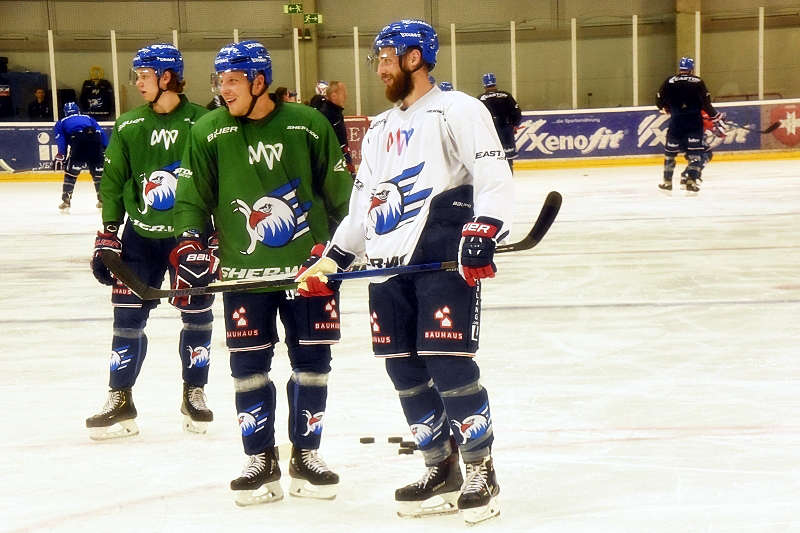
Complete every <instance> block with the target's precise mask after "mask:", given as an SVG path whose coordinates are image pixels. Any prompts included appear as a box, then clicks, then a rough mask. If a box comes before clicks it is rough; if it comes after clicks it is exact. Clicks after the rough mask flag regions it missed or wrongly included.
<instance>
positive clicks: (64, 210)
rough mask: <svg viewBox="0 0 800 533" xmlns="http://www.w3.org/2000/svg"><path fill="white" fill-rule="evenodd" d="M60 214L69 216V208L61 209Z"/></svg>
mask: <svg viewBox="0 0 800 533" xmlns="http://www.w3.org/2000/svg"><path fill="white" fill-rule="evenodd" d="M58 212H59V213H61V214H62V215H69V207H65V208H64V209H61V208H59V209H58Z"/></svg>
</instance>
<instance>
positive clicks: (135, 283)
mask: <svg viewBox="0 0 800 533" xmlns="http://www.w3.org/2000/svg"><path fill="white" fill-rule="evenodd" d="M560 208H561V195H560V194H559V193H557V192H555V191H553V192H551V193H550V194H548V195H547V198H546V199H545V202H544V205H543V206H542V210H541V212H540V213H539V218H537V219H536V223H534V225H533V227H532V228H531V230H530V231H529V232H528V234H527V235H526V236H525V237H524V238H523V239H522V240H520V241H517V242H515V243H511V244H504V245H500V246H498V247H497V248H496V250H495V251H496V252H497V253H506V252H519V251H522V250H529V249H531V248H533V247H534V246H536V245H537V244H539V242H540V241H541V240H542V238H544V236H545V234H546V233H547V231H548V230H549V229H550V226H552V225H553V221H554V220H555V219H556V215H558V211H559V209H560ZM100 256H101V258H102V259H103V263H105V265H106V266H107V267H108V269H109V270H110V271H111V272H113V274H114V276H115V277H116V278H117V279H118V280H120V281H121V282H122V283H124V284H125V285H126V286H127V287H128V288H129V289H130V290H131V291H133V293H134V294H136V295H137V296H138V297H139V298H141V299H142V300H159V299H161V298H172V297H177V296H197V295H203V294H212V293H217V292H241V291H248V290H253V289H265V288H270V287H273V288H277V287H284V288H287V289H288V288H292V287H296V286H297V283H296V282H295V281H294V277H279V278H257V279H242V280H231V281H220V282H217V283H212V284H210V285H207V286H205V287H189V288H186V289H159V288H156V287H150V286H148V285H147V284H146V283H145V282H144V281H142V280H141V279H140V278H139V276H138V275H136V273H135V272H134V271H133V270H132V269H131V268H130V267H129V266H128V265H126V264H125V262H124V261H122V258H121V257H120V255H119V254H117V253H115V252H112V251H110V250H102V251H101V252H100ZM457 268H458V261H442V262H436V263H425V264H420V265H403V266H398V267H388V268H373V269H366V270H355V271H348V272H339V273H336V274H328V276H327V277H328V279H329V280H331V281H345V280H350V279H358V278H369V277H375V276H394V275H397V274H416V273H418V272H432V271H437V270H456V269H457Z"/></svg>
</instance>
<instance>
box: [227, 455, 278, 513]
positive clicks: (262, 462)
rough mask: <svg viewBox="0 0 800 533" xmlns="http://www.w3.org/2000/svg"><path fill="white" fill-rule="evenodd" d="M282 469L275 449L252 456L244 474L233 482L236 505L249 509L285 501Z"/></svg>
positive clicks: (232, 488)
mask: <svg viewBox="0 0 800 533" xmlns="http://www.w3.org/2000/svg"><path fill="white" fill-rule="evenodd" d="M280 479H281V469H280V466H278V454H277V450H276V449H275V448H268V449H267V450H266V451H263V452H261V453H257V454H255V455H250V456H248V458H247V464H246V465H244V469H243V470H242V474H241V475H240V476H239V477H237V478H236V479H234V480H233V481H231V490H232V491H233V492H234V498H235V501H236V505H238V506H239V507H247V506H250V505H258V504H262V503H271V502H275V501H278V500H282V499H283V489H282V488H281V483H280Z"/></svg>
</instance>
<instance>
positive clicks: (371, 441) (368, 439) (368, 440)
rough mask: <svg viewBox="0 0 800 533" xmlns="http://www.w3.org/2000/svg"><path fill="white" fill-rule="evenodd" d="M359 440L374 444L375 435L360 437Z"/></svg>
mask: <svg viewBox="0 0 800 533" xmlns="http://www.w3.org/2000/svg"><path fill="white" fill-rule="evenodd" d="M358 442H360V443H361V444H372V443H373V442H375V437H361V438H360V439H358Z"/></svg>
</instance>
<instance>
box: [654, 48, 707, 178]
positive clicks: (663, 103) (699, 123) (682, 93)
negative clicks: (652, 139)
mask: <svg viewBox="0 0 800 533" xmlns="http://www.w3.org/2000/svg"><path fill="white" fill-rule="evenodd" d="M656 106H657V107H658V108H659V109H660V110H662V111H664V112H665V113H669V114H670V123H669V128H668V129H667V143H666V146H665V147H664V180H663V181H662V182H661V183H660V184H659V185H658V187H659V188H660V189H661V190H663V191H671V190H672V174H673V173H674V171H675V157H676V156H677V155H678V152H680V151H681V149H685V150H686V157H687V159H688V160H689V164H688V166H687V167H686V190H687V191H688V192H691V193H696V192H698V191H699V190H700V186H699V183H698V178H700V172H701V170H702V166H703V163H702V157H703V156H702V154H703V151H704V150H705V147H704V146H703V117H702V115H701V112H702V111H705V112H706V113H708V116H709V117H711V120H712V122H713V123H716V122H719V121H721V120H722V114H720V113H718V112H717V110H716V109H714V106H713V105H711V95H710V94H709V92H708V89H706V84H705V83H704V82H703V80H702V79H701V78H700V77H699V76H695V75H694V60H693V59H692V58H691V57H682V58H681V59H680V61H679V63H678V73H677V74H675V75H672V76H670V77H669V78H667V79H666V80H664V83H663V84H662V85H661V88H660V89H659V90H658V93H657V94H656Z"/></svg>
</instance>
